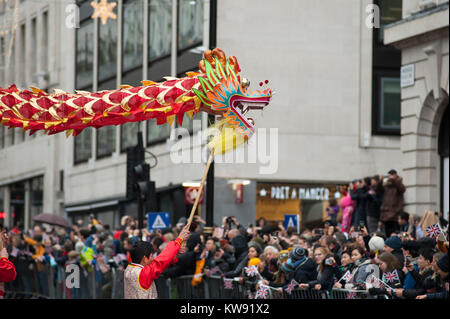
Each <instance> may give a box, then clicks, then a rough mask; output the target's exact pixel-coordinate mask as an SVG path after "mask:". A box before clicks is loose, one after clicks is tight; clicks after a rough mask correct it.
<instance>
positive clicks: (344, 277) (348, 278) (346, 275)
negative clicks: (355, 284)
mask: <svg viewBox="0 0 450 319" xmlns="http://www.w3.org/2000/svg"><path fill="white" fill-rule="evenodd" d="M342 279H344V280H345V282H348V281H349V280H350V279H352V274H351V272H350V270H347V272H346V273H345V275H344V276H342Z"/></svg>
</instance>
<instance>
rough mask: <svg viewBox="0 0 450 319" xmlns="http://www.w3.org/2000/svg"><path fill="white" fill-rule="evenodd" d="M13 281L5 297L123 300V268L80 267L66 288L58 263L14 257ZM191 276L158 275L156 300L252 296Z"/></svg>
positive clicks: (276, 295) (251, 290)
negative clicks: (76, 277)
mask: <svg viewBox="0 0 450 319" xmlns="http://www.w3.org/2000/svg"><path fill="white" fill-rule="evenodd" d="M15 265H16V271H17V277H16V280H14V281H13V282H10V283H6V286H5V290H6V291H5V299H13V298H14V299H123V297H124V292H123V287H124V276H123V274H124V269H122V268H121V267H118V268H114V267H112V268H111V269H110V271H108V272H106V273H105V274H103V273H101V272H100V271H98V270H96V269H95V267H93V270H92V271H91V272H87V271H84V270H83V269H82V268H80V273H79V274H80V283H79V287H73V288H68V287H70V286H69V285H67V283H66V280H68V279H69V281H70V278H68V275H69V273H66V269H65V268H64V267H61V266H53V267H52V266H50V265H49V264H43V265H42V267H41V268H39V270H38V267H37V265H36V263H34V262H30V261H27V260H26V259H18V260H16V262H15ZM192 278H193V276H192V275H188V276H181V277H177V278H174V279H170V278H165V277H160V278H158V279H157V280H155V285H156V289H157V291H158V298H159V299H250V298H255V296H256V290H257V287H256V282H249V281H245V282H243V283H240V282H239V281H236V280H233V281H231V282H230V283H231V284H230V283H229V285H227V286H225V284H224V280H223V278H222V277H219V276H203V278H202V282H201V283H200V284H199V285H197V286H193V285H192ZM266 298H267V299H370V298H371V296H370V295H369V294H368V292H367V291H364V290H348V289H332V290H331V291H323V290H314V289H294V290H292V291H291V293H290V294H288V293H287V292H286V291H282V292H281V291H279V289H277V288H273V287H268V293H267V296H266Z"/></svg>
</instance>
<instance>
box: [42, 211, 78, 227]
mask: <svg viewBox="0 0 450 319" xmlns="http://www.w3.org/2000/svg"><path fill="white" fill-rule="evenodd" d="M33 220H34V221H35V222H40V223H47V224H49V225H57V226H61V227H70V225H69V223H68V222H67V221H66V220H65V219H64V218H62V217H61V216H58V215H53V214H39V215H36V216H34V217H33Z"/></svg>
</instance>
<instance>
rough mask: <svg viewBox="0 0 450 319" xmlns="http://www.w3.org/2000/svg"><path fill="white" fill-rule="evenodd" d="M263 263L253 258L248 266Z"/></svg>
mask: <svg viewBox="0 0 450 319" xmlns="http://www.w3.org/2000/svg"><path fill="white" fill-rule="evenodd" d="M260 263H261V260H260V259H259V258H252V259H250V260H249V261H248V264H247V266H249V267H250V266H258V265H259V264H260Z"/></svg>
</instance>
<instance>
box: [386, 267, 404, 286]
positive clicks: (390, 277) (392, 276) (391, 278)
mask: <svg viewBox="0 0 450 319" xmlns="http://www.w3.org/2000/svg"><path fill="white" fill-rule="evenodd" d="M383 281H384V282H386V283H388V282H392V283H394V282H395V281H400V278H399V277H398V273H397V269H396V270H394V271H393V272H385V273H383Z"/></svg>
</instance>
